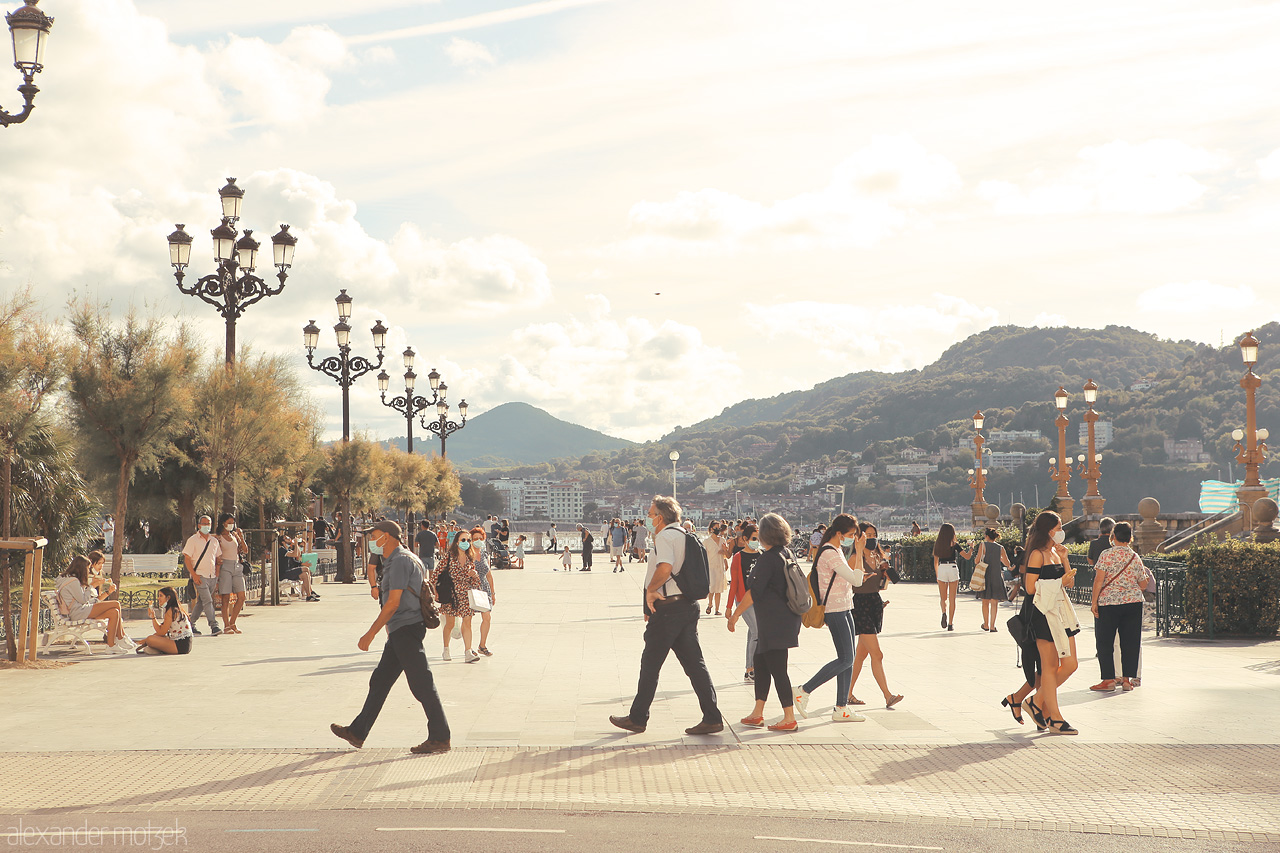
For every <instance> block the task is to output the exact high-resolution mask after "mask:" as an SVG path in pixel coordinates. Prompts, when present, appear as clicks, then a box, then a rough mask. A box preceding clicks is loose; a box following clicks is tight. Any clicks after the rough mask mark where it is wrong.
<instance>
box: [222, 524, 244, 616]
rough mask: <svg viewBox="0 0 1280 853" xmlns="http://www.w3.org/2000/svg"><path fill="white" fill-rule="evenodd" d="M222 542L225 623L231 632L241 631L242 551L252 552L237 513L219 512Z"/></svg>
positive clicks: (242, 601) (242, 604) (242, 603)
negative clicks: (237, 620) (238, 620)
mask: <svg viewBox="0 0 1280 853" xmlns="http://www.w3.org/2000/svg"><path fill="white" fill-rule="evenodd" d="M218 546H219V549H220V550H221V552H222V559H221V560H220V561H219V564H218V594H219V595H221V596H222V624H223V626H224V627H223V630H224V631H226V632H227V633H228V634H239V633H240V629H239V628H237V627H236V617H237V616H239V615H240V611H241V609H243V608H244V592H245V590H244V566H243V565H241V563H240V555H242V554H248V553H249V544H248V543H247V542H245V541H244V535H243V534H242V533H241V532H240V530H239V529H238V528H237V527H236V517H235V516H234V515H232V514H231V513H229V512H224V513H223V514H222V515H220V516H218Z"/></svg>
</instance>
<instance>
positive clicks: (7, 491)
mask: <svg viewBox="0 0 1280 853" xmlns="http://www.w3.org/2000/svg"><path fill="white" fill-rule="evenodd" d="M3 467H4V510H3V512H2V513H0V515H2V516H3V520H2V521H0V533H3V538H5V539H9V538H11V537H12V536H13V521H12V519H11V518H10V517H9V508H10V502H11V498H10V495H11V494H12V489H13V458H12V457H11V456H10V455H9V451H8V449H6V450H5V453H4V466H3ZM0 561H3V563H4V566H3V570H4V571H3V574H4V581H3V583H0V586H3V588H4V589H3V595H4V598H3V599H0V600H2V601H4V610H3V611H2V612H3V613H4V647H5V651H6V652H8V658H9V660H12V661H16V660H17V659H18V642H17V631H16V630H15V629H14V627H13V626H14V619H13V605H12V602H11V601H10V598H9V597H10V596H11V595H12V594H13V592H12V588H11V586H10V584H11V583H12V580H11V579H10V576H9V552H8V551H0Z"/></svg>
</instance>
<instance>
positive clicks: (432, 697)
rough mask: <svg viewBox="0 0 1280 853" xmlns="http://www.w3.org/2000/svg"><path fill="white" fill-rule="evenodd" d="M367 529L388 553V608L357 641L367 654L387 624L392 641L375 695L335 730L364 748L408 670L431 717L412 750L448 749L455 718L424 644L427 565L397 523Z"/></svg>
mask: <svg viewBox="0 0 1280 853" xmlns="http://www.w3.org/2000/svg"><path fill="white" fill-rule="evenodd" d="M363 532H364V535H365V537H366V541H367V542H368V543H369V548H370V550H371V551H372V552H373V553H375V554H378V555H379V556H381V557H382V573H381V575H380V576H379V578H378V601H379V603H380V604H381V605H382V609H381V610H379V611H378V618H376V619H375V620H374V621H373V625H371V626H370V627H369V630H368V631H366V632H365V633H364V636H362V637H361V638H360V640H359V642H358V643H357V644H356V645H357V646H359V648H360V651H362V652H367V651H369V647H370V646H371V645H372V644H373V640H374V638H375V637H377V636H378V632H379V631H381V630H382V629H383V628H386V629H387V642H386V645H384V646H383V647H382V659H381V660H379V661H378V665H377V667H376V668H375V669H374V670H373V674H372V675H371V676H369V693H368V696H366V697H365V700H364V707H363V708H361V709H360V713H359V714H357V715H356V718H355V719H354V720H352V721H351V725H349V726H342V725H339V724H337V723H332V724H330V726H329V731H331V732H333V733H334V734H335V735H337V736H338V737H340V738H342V739H343V740H345V741H346V742H347V743H349V744H351V745H352V746H354V747H355V748H356V749H360V748H361V747H363V746H364V742H365V739H366V738H368V737H369V732H370V731H371V730H372V729H373V724H374V723H375V722H377V720H378V713H379V712H380V711H381V710H382V706H383V704H384V703H385V702H386V701H387V695H388V694H389V693H390V692H391V688H392V686H394V685H395V683H396V681H398V680H399V679H400V673H402V672H403V673H404V676H405V681H407V682H408V684H409V690H410V692H412V693H413V698H415V699H417V700H418V702H419V703H421V704H422V710H423V712H424V713H425V714H426V716H427V739H426V740H424V741H423V742H422V743H420V744H418V745H417V746H415V747H413V748H411V749H410V750H409V751H410V752H412V753H414V754H415V755H438V754H440V753H442V752H448V751H449V748H450V738H451V734H450V731H449V721H448V720H446V719H445V715H444V706H443V705H442V704H441V703H440V695H439V694H438V693H437V692H436V684H435V677H434V676H433V675H432V674H431V666H430V664H428V663H427V653H426V651H425V650H424V649H423V646H422V643H423V640H424V639H425V638H426V635H427V626H426V624H424V623H423V621H422V607H421V604H420V603H419V601H418V596H419V595H420V594H421V591H422V582H423V576H424V574H425V573H426V569H425V568H424V567H423V565H422V561H421V560H419V559H418V557H417V555H415V554H414V553H413V551H412V550H411V549H409V548H405V547H403V546H402V544H401V542H402V538H401V533H400V525H399V524H397V523H396V522H394V521H379V522H378V523H377V524H375V525H373V526H372V527H370V528H368V529H367V530H365V531H363Z"/></svg>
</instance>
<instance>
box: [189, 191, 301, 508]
mask: <svg viewBox="0 0 1280 853" xmlns="http://www.w3.org/2000/svg"><path fill="white" fill-rule="evenodd" d="M218 196H219V198H221V200H222V224H221V225H219V226H218V227H217V228H215V229H213V231H211V232H210V234H211V235H212V236H213V254H214V260H215V261H216V262H217V264H218V269H217V272H214V273H210V274H209V275H206V276H204V277H203V278H201V279H199V280H197V281H196V282H195V283H193V284H191V285H187V284H184V283H183V282H184V280H185V279H186V269H187V265H188V264H189V263H191V243H192V240H191V235H190V234H188V233H187V232H186V231H185V230H183V226H182V225H181V224H179V225H178V226H177V229H178V230H176V231H174V232H173V233H172V234H170V235H169V237H168V241H169V263H170V264H172V265H173V277H174V279H176V280H177V282H178V290H179V291H181V292H182V293H185V294H186V295H187V296H198V297H200V299H202V300H204V301H205V302H207V303H209V304H210V305H212V306H213V307H214V308H216V309H218V313H219V314H221V315H222V318H223V319H224V320H225V321H226V325H227V338H226V352H225V354H224V358H225V361H226V365H227V371H228V372H232V371H234V370H235V363H236V320H237V319H238V318H239V317H240V315H241V314H243V313H244V309H246V308H248V307H249V306H250V305H252V304H253V303H255V302H259V301H261V300H262V299H265V298H266V297H268V296H275V295H277V294H278V293H280V292H281V291H282V290H284V283H285V279H287V278H288V277H289V267H291V266H293V253H294V250H295V249H296V248H297V245H298V238H297V237H294V236H293V235H292V234H290V233H289V226H288V225H281V226H280V230H279V231H278V232H277V233H276V235H275V236H274V237H272V238H271V249H272V252H271V260H272V263H273V265H274V266H275V268H276V279H277V281H278V283H277V284H268V283H267V282H266V281H263V280H262V279H261V278H259V277H258V276H256V275H255V274H254V270H255V269H257V266H258V249H259V247H260V246H261V245H262V244H261V243H259V242H258V241H257V240H255V239H253V231H251V230H248V229H246V230H245V232H244V236H242V237H240V238H239V239H236V238H237V236H239V232H238V231H236V229H235V225H236V223H237V222H238V221H239V219H240V205H241V202H243V201H244V190H242V189H240V187H238V186H236V179H235V178H227V185H226V186H225V187H223V188H222V189H220V190H218ZM234 474H235V471H234V470H228V471H226V472H224V476H225V478H226V486H227V487H226V491H225V492H224V493H223V498H222V509H223V511H224V512H230V511H231V507H233V506H235V502H236V490H235V477H234Z"/></svg>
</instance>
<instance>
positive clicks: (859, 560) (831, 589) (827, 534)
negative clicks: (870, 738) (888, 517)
mask: <svg viewBox="0 0 1280 853" xmlns="http://www.w3.org/2000/svg"><path fill="white" fill-rule="evenodd" d="M846 542H852V543H853V548H854V551H853V559H852V560H850V562H851V563H852V564H853V565H852V566H851V565H850V564H849V563H846V562H845V559H844V555H843V553H842V552H841V546H843V545H844V543H846ZM865 545H866V539H865V537H864V536H863V535H862V531H861V530H859V528H858V519H856V518H854V517H853V516H852V515H849V514H848V513H841V514H840V515H837V516H836V517H835V519H834V520H833V521H832V522H831V526H830V527H828V528H827V529H826V530H825V531H824V532H823V534H822V539H821V540H820V541H819V542H818V553H817V558H816V560H815V561H814V567H815V568H816V569H817V572H818V601H819V603H821V604H822V605H823V608H824V609H823V619H824V621H825V622H826V626H827V630H829V631H830V632H831V641H832V643H834V644H835V647H836V658H835V660H833V661H829V662H827V663H826V664H824V665H823V667H822V669H820V670H818V671H817V672H816V673H814V675H813V677H812V678H810V679H809V680H808V681H806V682H805V683H804V684H802V685H801V686H800V689H799V690H797V691H796V700H795V709H796V713H797V714H799V715H800V716H801V717H805V718H807V717H808V716H809V697H810V695H812V693H813V691H815V690H817V689H818V688H819V687H821V686H822V685H824V684H826V683H827V682H828V681H830V680H831V679H832V678H834V679H835V680H836V702H835V708H834V710H833V711H832V714H831V720H832V722H836V723H860V722H862V721H863V720H865V719H866V717H863V716H862V715H861V714H855V713H854V712H853V711H850V710H849V708H848V698H849V694H850V690H849V686H850V685H849V681H850V673H851V672H852V671H853V659H854V658H853V645H854V640H853V637H854V634H853V588H854V586H855V585H861V584H862V583H863V582H864V580H865V574H866V573H865V572H864V571H863V570H862V565H863V551H864V550H865Z"/></svg>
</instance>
